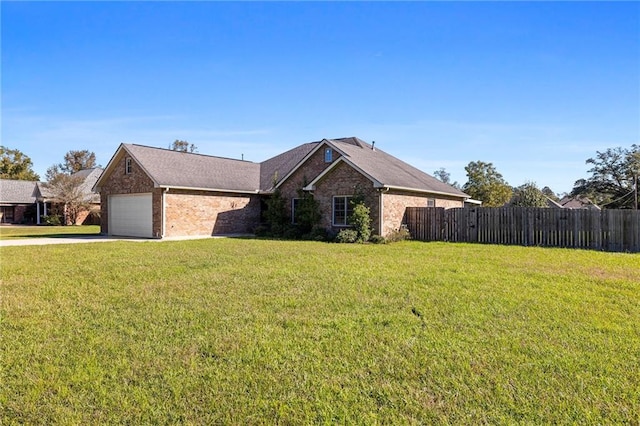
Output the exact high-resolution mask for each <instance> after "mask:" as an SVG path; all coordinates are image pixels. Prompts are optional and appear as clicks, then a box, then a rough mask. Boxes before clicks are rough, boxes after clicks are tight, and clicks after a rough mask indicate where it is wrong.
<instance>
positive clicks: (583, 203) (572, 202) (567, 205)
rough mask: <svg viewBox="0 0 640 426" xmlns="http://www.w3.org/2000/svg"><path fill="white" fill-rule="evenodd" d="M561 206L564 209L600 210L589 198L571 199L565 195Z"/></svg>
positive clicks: (577, 197) (560, 202)
mask: <svg viewBox="0 0 640 426" xmlns="http://www.w3.org/2000/svg"><path fill="white" fill-rule="evenodd" d="M559 204H560V205H561V206H562V208H564V209H594V210H600V207H598V206H597V205H596V204H594V203H593V201H591V200H590V199H589V198H587V197H583V196H576V197H571V196H569V195H565V196H564V197H562V200H560V201H559Z"/></svg>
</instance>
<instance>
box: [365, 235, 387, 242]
mask: <svg viewBox="0 0 640 426" xmlns="http://www.w3.org/2000/svg"><path fill="white" fill-rule="evenodd" d="M369 242H370V243H373V244H385V243H386V242H387V239H386V238H385V237H383V236H382V235H378V234H375V235H372V236H371V238H369Z"/></svg>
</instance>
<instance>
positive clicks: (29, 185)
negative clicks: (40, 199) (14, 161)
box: [0, 179, 38, 204]
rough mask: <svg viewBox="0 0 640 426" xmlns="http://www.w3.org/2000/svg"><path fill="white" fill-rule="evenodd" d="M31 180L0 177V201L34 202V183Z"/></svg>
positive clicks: (13, 202)
mask: <svg viewBox="0 0 640 426" xmlns="http://www.w3.org/2000/svg"><path fill="white" fill-rule="evenodd" d="M37 183H38V182H36V181H32V180H12V179H0V203H3V204H33V203H35V202H36V184H37Z"/></svg>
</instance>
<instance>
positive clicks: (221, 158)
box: [123, 143, 260, 164]
mask: <svg viewBox="0 0 640 426" xmlns="http://www.w3.org/2000/svg"><path fill="white" fill-rule="evenodd" d="M123 145H132V146H137V147H140V148H149V149H157V150H160V151H167V152H175V153H178V154H190V155H199V156H201V157H209V158H218V159H220V160H230V161H240V162H242V163H253V164H260V163H256V162H255V161H249V160H243V159H238V158H230V157H221V156H219V155H210V154H202V153H200V152H186V151H176V150H174V149H170V148H160V147H158V146H149V145H140V144H137V143H123Z"/></svg>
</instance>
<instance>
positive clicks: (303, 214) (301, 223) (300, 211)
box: [295, 182, 322, 235]
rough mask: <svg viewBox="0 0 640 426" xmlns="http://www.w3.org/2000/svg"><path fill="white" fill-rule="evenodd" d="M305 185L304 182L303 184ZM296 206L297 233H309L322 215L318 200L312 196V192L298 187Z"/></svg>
mask: <svg viewBox="0 0 640 426" xmlns="http://www.w3.org/2000/svg"><path fill="white" fill-rule="evenodd" d="M304 186H306V182H305V185H304ZM297 192H298V206H297V207H296V210H295V216H296V217H295V219H296V224H297V225H298V228H299V234H300V235H305V234H309V233H310V232H311V231H312V230H313V228H314V226H316V225H317V224H318V223H319V222H320V219H321V218H322V215H321V213H320V206H319V204H318V202H317V201H316V200H315V199H314V198H313V194H312V193H310V192H309V191H304V190H303V189H299V190H298V191H297Z"/></svg>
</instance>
